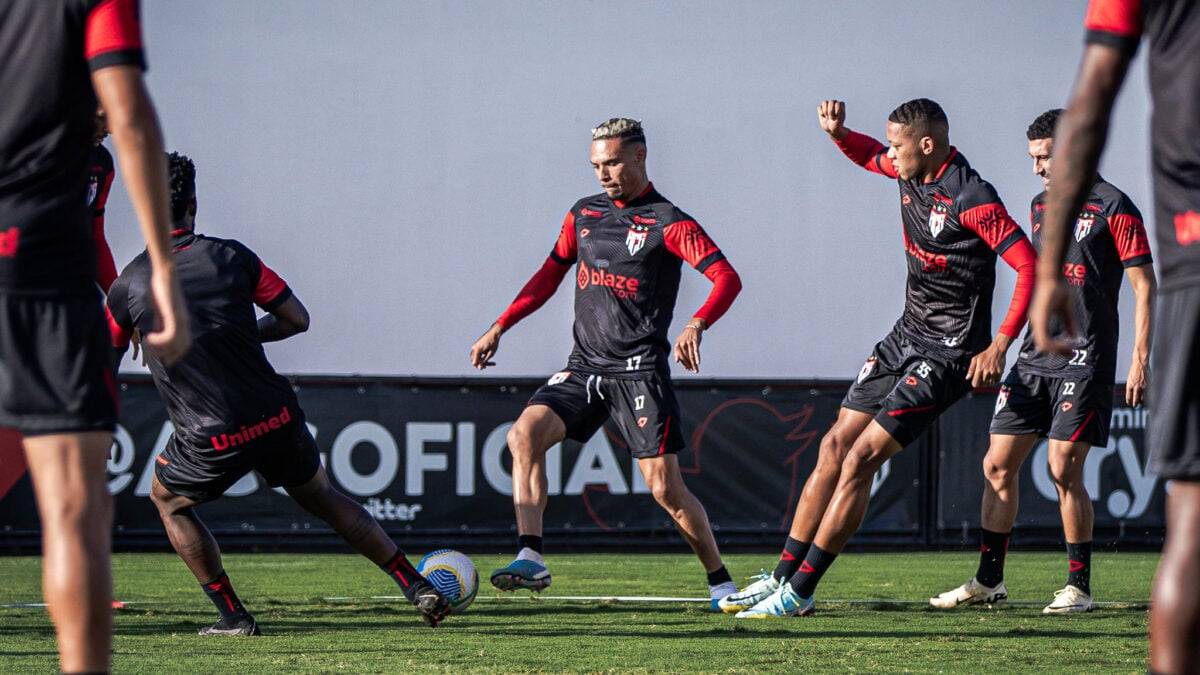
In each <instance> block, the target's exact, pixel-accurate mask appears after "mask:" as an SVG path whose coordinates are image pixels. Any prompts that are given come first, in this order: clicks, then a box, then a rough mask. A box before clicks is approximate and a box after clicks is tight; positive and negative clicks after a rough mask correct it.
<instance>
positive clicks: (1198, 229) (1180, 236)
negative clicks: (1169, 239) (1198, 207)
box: [1175, 211, 1200, 246]
mask: <svg viewBox="0 0 1200 675" xmlns="http://www.w3.org/2000/svg"><path fill="white" fill-rule="evenodd" d="M1175 241H1177V242H1179V245H1180V246H1191V245H1192V244H1194V243H1196V242H1198V241H1200V213H1196V212H1195V211H1188V212H1187V213H1176V214H1175Z"/></svg>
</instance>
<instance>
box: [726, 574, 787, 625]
mask: <svg viewBox="0 0 1200 675" xmlns="http://www.w3.org/2000/svg"><path fill="white" fill-rule="evenodd" d="M761 572H762V573H761V574H756V575H754V576H752V577H750V578H751V579H756V580H757V581H755V582H754V583H752V584H750V585H749V586H747V587H746V588H745V589H744V590H741V591H738V592H737V593H734V594H732V595H727V596H725V597H723V598H721V600H720V601H719V602H718V603H717V606H718V607H720V608H721V611H722V612H725V613H729V614H731V613H733V612H740V611H742V610H743V609H750V608H751V607H753V606H755V605H757V604H758V603H760V602H762V601H763V600H765V599H766V598H767V596H768V595H770V594H772V593H774V592H775V591H776V590H777V589H778V588H779V580H778V579H776V578H774V577H772V576H771V575H770V573H768V572H767V571H766V570H761Z"/></svg>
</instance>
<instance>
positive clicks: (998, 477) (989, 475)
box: [983, 455, 1019, 491]
mask: <svg viewBox="0 0 1200 675" xmlns="http://www.w3.org/2000/svg"><path fill="white" fill-rule="evenodd" d="M1018 475H1019V473H1018V472H1017V471H1012V470H1010V469H1009V468H1008V467H1007V466H1006V465H1005V464H1003V463H1002V462H997V461H996V460H995V458H993V457H992V456H991V455H984V457H983V478H984V480H986V481H987V482H988V484H989V485H991V486H992V489H994V490H997V491H999V490H1003V489H1006V488H1009V487H1011V486H1012V484H1013V482H1014V481H1016V480H1017V476H1018Z"/></svg>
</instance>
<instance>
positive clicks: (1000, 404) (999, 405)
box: [992, 387, 1012, 415]
mask: <svg viewBox="0 0 1200 675" xmlns="http://www.w3.org/2000/svg"><path fill="white" fill-rule="evenodd" d="M1010 391H1012V390H1011V389H1009V388H1008V387H1000V393H999V394H996V410H995V411H994V412H993V413H992V414H993V415H994V414H996V413H999V412H1000V411H1001V410H1002V409H1003V408H1004V405H1005V404H1006V403H1008V393H1009V392H1010Z"/></svg>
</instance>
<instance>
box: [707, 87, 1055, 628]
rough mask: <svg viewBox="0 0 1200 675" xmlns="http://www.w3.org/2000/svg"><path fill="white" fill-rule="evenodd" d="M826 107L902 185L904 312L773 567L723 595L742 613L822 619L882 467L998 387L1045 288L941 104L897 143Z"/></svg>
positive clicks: (924, 110) (894, 122)
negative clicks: (996, 318) (832, 570)
mask: <svg viewBox="0 0 1200 675" xmlns="http://www.w3.org/2000/svg"><path fill="white" fill-rule="evenodd" d="M817 114H818V116H819V118H820V122H821V128H822V129H824V130H825V132H826V133H828V134H829V137H830V138H831V139H833V141H834V142H835V143H836V144H837V146H838V148H840V149H841V150H842V152H843V153H845V155H846V156H847V157H848V158H850V160H851V161H853V162H854V163H856V164H858V165H859V166H861V167H863V168H864V169H867V170H868V171H871V172H873V173H878V174H882V175H884V176H887V177H889V178H895V179H897V180H898V183H899V187H900V213H901V219H902V221H903V229H904V250H905V253H907V257H908V283H907V288H906V290H905V301H904V313H903V314H902V315H901V317H900V320H899V321H897V322H896V326H895V327H894V328H893V329H892V332H891V333H890V334H888V335H887V336H886V337H885V338H884V339H883V340H882V341H881V342H879V343H878V344H877V345H875V348H874V350H873V351H872V353H871V356H870V358H868V359H867V361H866V364H865V365H863V367H862V370H861V371H860V372H859V374H858V378H857V379H856V380H855V382H854V383H853V384H852V385H850V391H849V392H848V393H847V394H846V397H845V399H843V400H842V407H841V410H840V411H839V412H838V417H837V420H836V421H835V422H834V424H833V427H832V428H831V429H830V430H829V431H828V432H827V433H826V434H825V436H824V438H822V439H821V446H820V451H819V454H818V457H817V466H816V468H815V469H814V470H813V473H812V475H811V476H809V478H808V481H807V482H806V483H805V485H804V490H803V491H802V492H801V494H800V501H799V504H798V505H797V507H796V514H795V516H794V517H793V519H792V526H791V530H790V531H789V533H788V538H787V540H786V542H785V543H784V548H783V554H782V555H781V556H780V559H779V562H778V564H777V565H776V568H775V570H774V571H773V572H772V573H770V574H763V575H762V576H761V577H760V578H759V580H758V581H755V582H754V583H753V584H751V585H750V586H749V587H748V588H746V589H745V590H743V591H741V592H739V593H736V594H734V595H731V596H729V597H726V598H724V599H723V600H721V602H720V603H719V604H720V606H721V609H722V610H724V611H726V612H735V611H736V612H738V614H737V616H738V618H751V619H759V618H766V617H778V616H805V615H809V614H812V612H813V611H814V602H813V593H814V591H815V589H816V586H817V583H818V582H819V581H820V580H821V576H822V575H824V574H825V572H826V570H828V569H829V567H830V565H832V564H833V562H834V559H835V558H836V557H837V555H838V553H840V552H841V550H842V547H844V546H845V545H846V542H847V541H848V540H849V539H850V537H851V536H853V534H854V533H855V532H856V531H857V530H858V528H859V526H860V525H862V521H863V517H864V515H865V514H866V511H867V502H868V500H869V499H870V490H871V479H872V477H873V476H874V474H875V471H876V470H877V469H878V468H879V467H880V466H881V465H882V464H883V463H884V462H885V461H887V459H888V458H889V457H891V456H892V455H895V454H896V453H898V452H900V451H901V450H902V449H903V448H904V446H906V445H908V444H909V443H911V442H912V441H913V440H915V439H916V438H917V437H918V436H920V435H921V433H922V432H923V431H925V429H927V428H928V427H929V426H930V425H931V424H933V422H934V420H936V419H937V417H938V416H939V415H941V414H942V412H943V411H945V410H946V409H947V408H949V407H950V406H951V405H952V404H953V403H954V402H955V401H958V400H959V399H960V398H962V397H963V396H965V395H966V394H967V392H969V391H970V390H971V387H972V386H976V387H978V386H982V385H988V384H995V383H996V382H998V381H999V379H1000V375H1001V374H1002V373H1003V370H1004V360H1005V353H1006V351H1007V349H1008V346H1009V345H1010V344H1011V343H1012V341H1013V339H1014V338H1015V336H1016V335H1017V334H1018V333H1019V332H1020V330H1021V327H1022V325H1023V324H1024V323H1025V310H1026V307H1027V305H1028V302H1029V295H1030V292H1031V290H1032V286H1033V269H1034V263H1035V257H1036V254H1035V253H1034V250H1033V246H1032V245H1031V244H1030V243H1029V239H1028V238H1027V237H1026V236H1025V234H1024V233H1023V232H1021V228H1020V227H1018V226H1017V224H1016V223H1015V222H1013V219H1012V218H1011V217H1009V215H1008V212H1007V211H1006V210H1005V208H1004V205H1003V204H1002V203H1001V202H1000V199H999V197H997V196H996V191H995V190H994V189H993V188H992V186H991V185H990V184H988V183H987V182H986V181H984V180H983V179H982V178H980V177H979V174H978V173H976V172H975V170H974V169H972V168H971V165H970V164H969V163H967V160H966V158H965V157H963V156H962V154H961V153H959V152H958V150H957V149H956V148H954V147H953V146H951V145H950V131H949V128H950V127H949V122H948V121H947V119H946V114H945V113H944V112H943V111H942V108H941V106H939V105H938V104H937V103H935V102H933V101H930V100H929V99H923V98H920V99H915V100H912V101H909V102H907V103H904V104H902V105H901V106H900V107H898V108H896V109H895V110H893V111H892V113H891V115H890V116H889V117H888V122H887V140H888V146H889V147H887V148H885V147H884V146H883V145H882V144H881V143H879V141H876V140H875V139H873V138H871V137H869V136H866V135H863V134H860V133H857V132H854V131H851V130H850V129H848V128H846V126H845V120H846V109H845V104H844V103H842V102H841V101H824V102H822V103H821V105H820V106H819V107H818V109H817ZM997 254H999V255H1000V256H1001V257H1003V258H1004V261H1005V262H1006V263H1008V264H1009V265H1010V266H1011V267H1012V268H1013V269H1015V270H1016V271H1017V284H1016V289H1015V291H1014V293H1013V298H1012V302H1011V303H1010V305H1009V309H1008V314H1007V316H1006V317H1005V319H1004V322H1003V323H1002V324H1001V325H1000V330H999V332H998V333H996V335H995V337H992V336H991V335H990V330H991V305H992V290H993V287H994V286H995V281H996V255H997Z"/></svg>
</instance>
